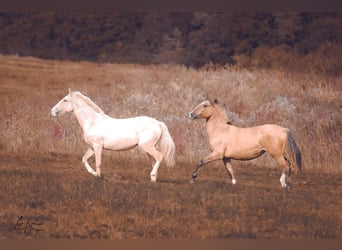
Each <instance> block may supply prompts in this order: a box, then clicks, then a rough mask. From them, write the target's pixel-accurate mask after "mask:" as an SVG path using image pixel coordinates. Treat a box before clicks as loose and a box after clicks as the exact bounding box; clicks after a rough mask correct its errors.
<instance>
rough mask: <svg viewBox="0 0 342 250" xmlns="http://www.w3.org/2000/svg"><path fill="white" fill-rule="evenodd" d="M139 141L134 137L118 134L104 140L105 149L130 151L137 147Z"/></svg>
mask: <svg viewBox="0 0 342 250" xmlns="http://www.w3.org/2000/svg"><path fill="white" fill-rule="evenodd" d="M137 144H138V140H137V139H136V137H135V136H134V135H128V134H125V133H123V134H121V135H120V134H116V135H113V136H110V135H109V136H108V135H107V136H106V137H104V139H103V147H104V148H106V149H111V150H129V149H132V148H134V147H136V146H137Z"/></svg>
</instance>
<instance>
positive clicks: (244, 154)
mask: <svg viewBox="0 0 342 250" xmlns="http://www.w3.org/2000/svg"><path fill="white" fill-rule="evenodd" d="M263 153H265V150H263V148H261V147H255V148H244V149H240V150H236V149H235V150H231V151H230V152H228V153H227V154H226V157H229V158H231V159H233V160H252V159H255V158H257V157H259V156H261V155H262V154H263Z"/></svg>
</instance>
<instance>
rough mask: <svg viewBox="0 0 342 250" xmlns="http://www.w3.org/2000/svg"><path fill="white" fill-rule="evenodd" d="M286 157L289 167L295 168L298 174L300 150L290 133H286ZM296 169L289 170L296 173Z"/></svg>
mask: <svg viewBox="0 0 342 250" xmlns="http://www.w3.org/2000/svg"><path fill="white" fill-rule="evenodd" d="M286 156H287V159H288V161H289V163H290V165H291V167H293V166H296V167H297V168H298V170H299V172H301V171H302V155H301V153H300V150H299V148H298V146H297V144H296V142H295V140H294V139H293V137H292V135H291V132H287V145H286ZM297 168H295V167H293V168H291V169H292V170H294V171H295V172H297Z"/></svg>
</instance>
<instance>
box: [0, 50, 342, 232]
mask: <svg viewBox="0 0 342 250" xmlns="http://www.w3.org/2000/svg"><path fill="white" fill-rule="evenodd" d="M0 79H1V80H0V81H1V85H0V106H1V109H0V117H2V119H0V127H1V132H0V155H1V161H0V173H1V174H0V179H1V180H0V190H1V191H0V199H1V200H2V201H3V202H1V205H0V206H1V209H0V211H1V214H0V237H1V238H114V239H122V238H341V236H342V230H341V221H342V216H341V212H340V210H341V209H340V208H341V200H340V199H339V198H338V197H340V196H341V191H340V190H341V189H340V187H341V184H342V177H341V171H342V168H341V164H340V163H341V149H342V148H341V131H342V129H341V121H342V117H341V116H342V115H341V112H340V110H341V103H342V95H341V88H342V85H341V77H338V76H336V77H329V76H326V75H325V74H323V73H320V72H318V73H317V72H316V73H315V72H312V73H307V74H299V73H291V72H288V71H284V70H277V69H272V70H267V69H264V70H260V69H259V70H257V69H250V70H246V69H239V68H227V69H218V70H214V71H210V70H209V71H207V70H194V69H187V68H185V67H182V66H176V65H159V66H152V65H149V66H141V65H118V64H117V65H114V64H93V63H86V62H79V63H77V62H68V61H63V62H60V61H49V60H40V59H35V58H20V57H13V56H0ZM69 87H70V88H72V89H75V90H79V91H81V92H82V93H84V94H86V95H87V96H89V97H90V98H91V99H92V100H94V101H95V102H96V103H97V104H98V105H99V106H100V107H101V108H102V109H103V110H104V111H105V112H106V113H108V114H109V115H111V116H114V117H117V118H123V117H131V116H138V115H149V116H152V117H155V118H157V119H159V120H162V121H164V122H165V123H166V124H167V126H168V127H169V129H170V132H171V135H172V136H173V138H174V140H175V142H176V147H177V155H176V156H177V163H178V164H177V166H176V167H175V168H171V169H168V168H165V167H164V165H163V166H162V167H161V168H160V172H159V173H160V178H159V183H157V184H152V183H150V182H149V171H150V162H149V160H148V159H147V158H146V157H145V156H144V155H142V154H140V153H139V152H138V151H136V150H134V151H130V152H108V151H106V152H105V153H104V156H103V167H102V169H103V171H104V175H105V177H104V179H100V180H99V179H95V178H94V177H93V176H91V175H89V174H88V173H87V172H86V170H85V169H84V167H83V166H82V163H81V157H82V155H83V153H84V151H85V149H86V144H85V142H84V141H83V139H82V133H81V129H80V127H79V125H78V124H77V121H76V119H75V118H74V117H73V116H72V114H66V115H64V116H62V117H58V118H55V117H52V116H51V115H50V109H51V107H52V106H53V105H55V104H56V103H57V102H58V101H59V100H60V99H61V98H62V97H63V96H65V95H66V94H67V92H68V88H69ZM207 93H208V94H209V95H210V96H211V97H213V98H215V97H217V98H219V100H220V101H221V102H222V103H224V104H225V105H226V106H225V107H226V111H227V114H228V117H230V118H231V119H232V122H233V123H234V124H236V125H239V126H244V127H247V126H254V125H259V124H263V123H276V124H279V125H282V126H285V127H288V128H289V129H290V130H291V131H292V133H293V135H294V137H295V140H296V141H297V142H298V145H299V147H300V149H301V151H302V155H303V163H304V174H303V175H302V176H296V177H294V180H293V182H294V189H293V190H292V191H291V192H284V190H281V188H280V184H279V181H278V179H279V177H280V172H279V169H277V168H276V167H275V166H276V164H275V162H274V161H273V160H272V159H271V158H270V157H269V156H263V157H261V158H259V159H257V160H253V161H248V162H233V167H234V166H235V172H236V178H237V181H238V184H237V186H236V187H232V186H231V185H230V184H227V182H228V178H227V176H226V173H225V171H224V169H223V166H222V163H218V162H217V163H213V164H211V165H210V166H208V167H207V168H205V169H203V171H202V172H201V173H200V176H199V178H198V182H197V183H196V184H195V185H190V184H188V181H189V179H190V176H191V172H192V170H193V167H194V165H195V164H196V162H197V161H198V160H200V159H201V158H202V157H204V156H205V155H206V154H207V153H208V152H209V146H208V142H207V136H206V133H205V128H204V122H203V121H194V122H191V121H189V119H188V112H189V111H190V110H191V109H192V108H193V107H194V106H195V105H197V104H198V103H199V102H200V101H202V100H203V99H204V98H205V97H206V94H207ZM228 183H229V182H228ZM19 216H25V218H27V219H28V220H29V221H38V222H41V223H42V225H41V227H42V229H43V231H39V232H36V231H32V230H28V232H25V233H24V232H22V231H20V230H18V231H15V232H13V231H8V227H9V226H11V225H13V223H15V221H16V219H17V218H18V217H19Z"/></svg>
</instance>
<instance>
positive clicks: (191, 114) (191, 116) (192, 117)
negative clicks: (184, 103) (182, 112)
mask: <svg viewBox="0 0 342 250" xmlns="http://www.w3.org/2000/svg"><path fill="white" fill-rule="evenodd" d="M189 118H190V120H195V119H196V118H197V115H196V114H194V113H193V112H190V113H189Z"/></svg>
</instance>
